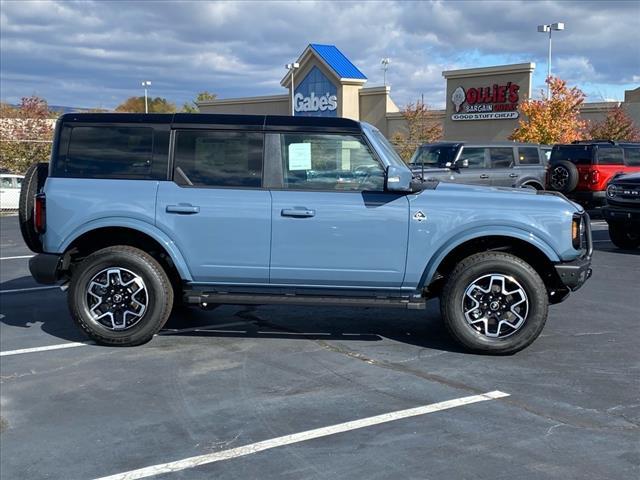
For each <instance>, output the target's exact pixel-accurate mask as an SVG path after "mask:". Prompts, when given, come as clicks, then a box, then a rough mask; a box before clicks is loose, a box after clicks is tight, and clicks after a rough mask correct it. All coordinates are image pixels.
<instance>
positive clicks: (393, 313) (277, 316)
mask: <svg viewBox="0 0 640 480" xmlns="http://www.w3.org/2000/svg"><path fill="white" fill-rule="evenodd" d="M222 308H225V309H237V311H236V312H235V314H233V316H232V318H231V319H233V318H235V319H236V320H241V321H239V322H231V324H228V323H227V322H228V321H229V320H230V318H229V317H228V316H226V315H225V317H226V320H227V322H220V326H219V327H217V326H216V324H215V321H216V317H217V310H214V311H213V312H203V311H199V310H198V309H197V308H195V309H185V310H183V312H182V314H181V315H180V316H178V315H172V318H171V319H169V322H167V325H166V326H165V329H166V330H165V332H166V334H168V335H177V336H198V337H216V338H247V339H260V338H262V339H288V340H307V341H308V340H312V341H347V342H381V341H384V340H392V341H397V342H401V343H405V344H409V345H414V346H417V347H420V348H426V349H432V350H440V351H447V352H455V353H465V352H466V351H465V350H464V349H462V348H461V347H459V346H458V344H457V343H455V342H454V340H453V339H452V338H451V337H450V336H449V335H448V334H447V332H446V330H445V328H444V325H443V324H442V321H441V320H440V315H439V313H437V311H436V312H435V313H431V312H429V309H428V310H427V312H429V313H428V314H425V311H421V312H420V313H419V314H416V313H415V312H407V311H403V310H394V309H383V310H380V309H368V308H361V309H355V308H352V309H348V311H345V310H344V309H341V308H340V307H321V309H320V310H316V309H314V308H312V307H291V306H289V307H274V306H268V307H260V306H224V307H220V309H222ZM385 312H386V313H385ZM372 314H374V315H372ZM207 318H208V321H207V320H206V319H207ZM242 320H244V321H242ZM188 324H200V325H203V326H202V327H201V328H199V327H197V325H194V327H193V330H192V331H186V332H185V331H183V332H180V331H175V332H171V329H185V328H187V327H188Z"/></svg>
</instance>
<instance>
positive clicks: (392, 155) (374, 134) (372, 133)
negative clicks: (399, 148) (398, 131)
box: [362, 122, 404, 165]
mask: <svg viewBox="0 0 640 480" xmlns="http://www.w3.org/2000/svg"><path fill="white" fill-rule="evenodd" d="M362 127H363V129H364V130H365V131H366V133H367V134H368V136H369V138H370V139H371V140H373V141H374V142H376V143H377V145H378V146H379V147H380V148H381V149H382V150H383V152H384V155H385V157H387V158H388V159H389V160H393V161H395V162H396V163H399V164H402V165H404V162H403V161H402V158H400V155H398V152H396V150H395V148H393V145H391V143H390V142H389V140H387V139H386V138H385V136H384V135H382V134H381V133H380V130H378V129H377V128H375V127H373V126H372V125H369V124H367V123H364V122H363V123H362Z"/></svg>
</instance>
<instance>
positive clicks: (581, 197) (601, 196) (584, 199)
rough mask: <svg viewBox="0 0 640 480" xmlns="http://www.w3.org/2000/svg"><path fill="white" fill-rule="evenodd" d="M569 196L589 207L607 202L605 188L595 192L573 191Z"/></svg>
mask: <svg viewBox="0 0 640 480" xmlns="http://www.w3.org/2000/svg"><path fill="white" fill-rule="evenodd" d="M566 195H567V197H568V198H569V199H571V200H573V201H574V202H576V203H579V204H580V205H587V206H589V207H601V206H602V205H604V204H605V203H606V198H607V195H606V193H605V191H604V190H599V191H595V192H571V193H567V194H566Z"/></svg>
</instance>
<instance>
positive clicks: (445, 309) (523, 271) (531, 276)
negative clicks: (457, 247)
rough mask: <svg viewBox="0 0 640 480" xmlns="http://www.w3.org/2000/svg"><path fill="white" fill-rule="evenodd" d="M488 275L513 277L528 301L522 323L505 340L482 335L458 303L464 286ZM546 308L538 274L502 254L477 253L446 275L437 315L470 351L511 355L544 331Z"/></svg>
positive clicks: (546, 301)
mask: <svg viewBox="0 0 640 480" xmlns="http://www.w3.org/2000/svg"><path fill="white" fill-rule="evenodd" d="M490 273H498V274H502V275H505V276H511V277H513V278H514V279H515V280H517V281H518V283H519V284H520V285H522V288H523V289H524V291H525V293H526V295H527V297H528V301H529V311H528V315H527V317H526V319H525V322H524V323H523V324H522V326H521V327H520V328H519V329H518V330H517V331H516V332H515V333H513V334H512V335H510V336H507V337H505V338H489V337H487V336H485V335H484V334H482V333H480V332H478V331H477V330H476V329H474V328H473V327H472V326H471V325H470V324H469V323H468V322H467V320H466V319H465V316H464V311H463V305H462V302H463V298H464V294H465V291H466V289H467V287H468V286H469V285H470V284H471V283H473V282H474V280H475V279H477V278H479V277H481V276H482V275H485V274H490ZM548 307H549V300H548V295H547V289H546V287H545V284H544V282H543V281H542V279H541V278H540V275H538V273H537V272H536V271H535V270H534V268H533V267H531V265H529V264H528V263H527V262H525V261H524V260H522V259H521V258H519V257H516V256H515V255H511V254H509V253H503V252H483V253H477V254H474V255H471V256H469V257H467V258H465V259H464V260H462V261H461V262H460V263H459V264H458V265H457V266H456V267H455V268H454V269H453V271H452V272H451V274H450V275H449V276H448V279H447V281H446V283H445V285H444V288H443V290H442V295H441V296H440V312H441V315H442V318H443V320H444V324H445V327H446V329H447V330H448V332H449V333H450V334H451V336H452V337H453V338H454V339H455V340H456V341H457V342H458V343H459V344H460V345H462V346H463V347H464V348H466V349H468V350H470V351H473V352H477V353H483V354H491V355H504V354H511V353H515V352H517V351H519V350H522V349H523V348H525V347H527V346H528V345H530V344H531V343H532V342H533V341H534V340H535V339H536V338H537V337H538V335H540V332H542V329H543V328H544V324H545V322H546V320H547V313H548Z"/></svg>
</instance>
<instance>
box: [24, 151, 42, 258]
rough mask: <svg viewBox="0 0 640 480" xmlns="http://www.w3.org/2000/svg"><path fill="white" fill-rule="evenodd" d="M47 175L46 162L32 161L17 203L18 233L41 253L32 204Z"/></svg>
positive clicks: (34, 250)
mask: <svg viewBox="0 0 640 480" xmlns="http://www.w3.org/2000/svg"><path fill="white" fill-rule="evenodd" d="M48 175H49V164H48V163H44V162H41V163H34V164H33V165H31V166H30V167H29V168H28V169H27V171H26V172H25V175H24V180H23V183H22V188H21V190H20V201H19V204H18V222H19V224H20V233H22V238H23V240H24V243H26V244H27V247H29V249H30V250H31V251H32V252H35V253H41V252H42V251H43V248H42V241H41V239H40V235H39V234H38V233H37V232H36V230H35V226H34V224H33V205H34V202H35V196H36V194H37V193H40V191H41V190H42V188H43V187H44V183H45V181H46V180H47V176H48Z"/></svg>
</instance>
